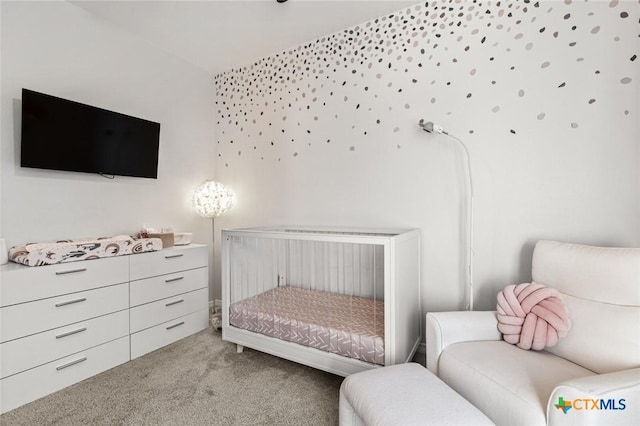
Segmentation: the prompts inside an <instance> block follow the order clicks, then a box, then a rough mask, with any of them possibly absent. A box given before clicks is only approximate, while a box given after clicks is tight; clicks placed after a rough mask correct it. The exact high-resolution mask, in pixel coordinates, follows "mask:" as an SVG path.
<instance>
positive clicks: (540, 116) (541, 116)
mask: <svg viewBox="0 0 640 426" xmlns="http://www.w3.org/2000/svg"><path fill="white" fill-rule="evenodd" d="M545 116H546V114H545V113H544V112H541V113H540V114H538V116H537V117H536V118H537V119H538V120H544V117H545Z"/></svg>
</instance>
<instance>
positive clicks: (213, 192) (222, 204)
mask: <svg viewBox="0 0 640 426" xmlns="http://www.w3.org/2000/svg"><path fill="white" fill-rule="evenodd" d="M235 199H236V196H235V194H234V193H233V191H232V190H231V189H230V188H229V187H227V186H226V185H224V184H222V183H220V182H216V181H213V180H207V181H204V182H202V183H201V184H200V185H198V187H197V188H196V189H195V191H194V192H193V198H192V199H191V202H192V204H193V208H194V209H195V211H196V212H198V214H199V215H200V216H202V217H206V218H214V217H218V216H222V215H223V214H225V213H226V212H227V211H228V210H229V209H231V208H232V207H233V205H234V203H235Z"/></svg>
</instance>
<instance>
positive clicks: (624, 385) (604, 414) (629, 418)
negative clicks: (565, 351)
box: [547, 368, 640, 426]
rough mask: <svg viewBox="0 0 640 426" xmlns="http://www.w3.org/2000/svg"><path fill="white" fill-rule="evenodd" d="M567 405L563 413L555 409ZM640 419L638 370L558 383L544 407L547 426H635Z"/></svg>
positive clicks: (639, 379)
mask: <svg viewBox="0 0 640 426" xmlns="http://www.w3.org/2000/svg"><path fill="white" fill-rule="evenodd" d="M562 404H564V405H565V406H567V404H570V405H571V408H567V409H566V412H565V410H563V409H561V408H558V407H556V406H557V405H562ZM638 419H640V368H633V369H630V370H623V371H617V372H615V373H608V374H595V375H593V376H586V377H578V378H575V379H570V380H566V381H564V382H562V383H560V384H559V385H558V386H556V388H555V389H554V390H553V392H551V396H550V397H549V402H548V403H547V424H548V425H549V426H553V425H560V424H561V425H600V424H615V425H637V424H638Z"/></svg>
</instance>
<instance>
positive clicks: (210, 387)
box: [0, 327, 342, 426]
mask: <svg viewBox="0 0 640 426" xmlns="http://www.w3.org/2000/svg"><path fill="white" fill-rule="evenodd" d="M341 383H342V377H338V376H335V375H332V374H329V373H325V372H322V371H319V370H315V369H313V368H309V367H305V366H302V365H299V364H296V363H293V362H289V361H285V360H283V359H280V358H277V357H273V356H271V355H267V354H264V353H261V352H257V351H253V350H250V349H245V351H244V353H242V354H236V353H235V345H233V344H231V343H228V342H224V341H222V339H221V335H220V332H219V331H214V330H213V328H211V327H210V328H209V329H207V330H204V331H201V332H200V333H198V334H195V335H193V336H191V337H187V338H186V339H183V340H181V341H179V342H176V343H173V344H171V345H169V346H166V347H164V348H162V349H159V350H157V351H155V352H152V353H150V354H148V355H145V356H143V357H141V358H138V359H136V360H133V361H131V362H128V363H126V364H123V365H121V366H118V367H116V368H113V369H111V370H109V371H106V372H104V373H102V374H99V375H97V376H94V377H92V378H90V379H87V380H85V381H83V382H81V383H78V384H75V385H73V386H70V387H68V388H66V389H63V390H61V391H59V392H56V393H54V394H51V395H49V396H46V397H44V398H42V399H40V400H38V401H34V402H32V403H30V404H27V405H25V406H22V407H20V408H17V409H15V410H13V411H11V412H9V413H6V414H4V415H2V416H0V424H1V425H2V426H9V425H29V426H32V425H39V426H43V425H82V426H87V425H181V426H184V425H296V426H297V425H337V424H338V393H339V389H340V384H341Z"/></svg>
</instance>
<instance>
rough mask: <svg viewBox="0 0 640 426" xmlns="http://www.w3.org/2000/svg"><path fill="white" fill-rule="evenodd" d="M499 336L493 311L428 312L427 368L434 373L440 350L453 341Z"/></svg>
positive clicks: (436, 370)
mask: <svg viewBox="0 0 640 426" xmlns="http://www.w3.org/2000/svg"><path fill="white" fill-rule="evenodd" d="M501 339H502V335H501V334H500V332H499V331H498V319H497V318H496V312H494V311H456V312H430V313H428V314H427V321H426V352H427V368H428V369H429V371H431V372H432V373H433V374H435V375H436V376H437V375H438V359H439V358H440V353H442V351H443V350H444V348H446V347H447V346H449V345H452V344H454V343H461V342H473V341H481V340H501Z"/></svg>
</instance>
